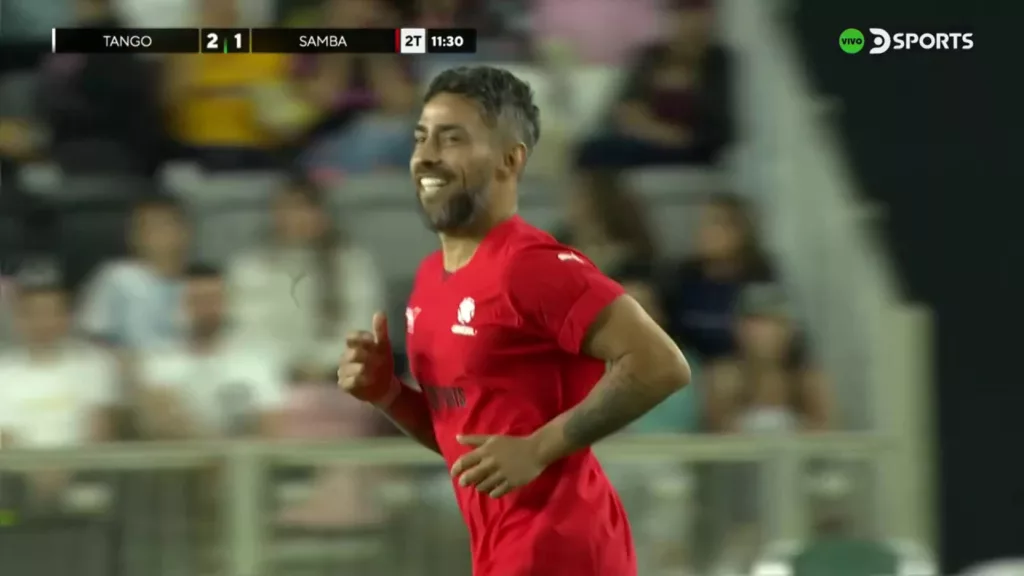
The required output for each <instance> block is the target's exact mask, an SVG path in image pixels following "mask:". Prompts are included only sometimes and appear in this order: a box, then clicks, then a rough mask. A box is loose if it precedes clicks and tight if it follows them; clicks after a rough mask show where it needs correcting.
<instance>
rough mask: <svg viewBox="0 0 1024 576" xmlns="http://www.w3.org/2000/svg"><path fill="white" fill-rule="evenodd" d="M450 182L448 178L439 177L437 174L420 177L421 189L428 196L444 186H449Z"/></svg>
mask: <svg viewBox="0 0 1024 576" xmlns="http://www.w3.org/2000/svg"><path fill="white" fill-rule="evenodd" d="M448 183H449V180H448V179H446V178H438V177H436V176H424V177H423V178H420V179H419V184H420V190H421V191H422V192H423V193H424V194H426V195H428V196H433V195H434V194H437V193H438V192H439V191H440V190H441V189H442V188H444V187H445V186H447V185H448Z"/></svg>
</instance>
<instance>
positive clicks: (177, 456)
mask: <svg viewBox="0 0 1024 576" xmlns="http://www.w3.org/2000/svg"><path fill="white" fill-rule="evenodd" d="M892 446H893V443H892V442H890V441H888V440H886V439H884V438H880V437H877V436H873V435H867V434H823V435H812V436H804V437H799V438H792V437H791V438H785V437H779V438H769V437H746V436H736V437H730V436H723V437H714V436H638V437H619V438H615V439H612V440H609V441H607V442H604V443H602V444H601V445H599V446H597V448H596V452H597V455H598V457H599V459H600V460H601V461H602V463H603V464H604V465H605V467H606V468H609V467H616V466H618V467H620V468H627V469H628V468H635V467H639V466H641V465H649V464H652V463H668V464H695V463H744V462H746V463H758V464H762V465H763V466H764V468H765V472H767V474H766V475H765V481H766V487H767V490H765V491H764V493H765V494H766V495H767V498H765V499H764V506H765V507H766V509H765V511H764V518H765V528H766V536H768V537H769V538H771V539H793V538H800V537H802V536H803V535H804V533H805V524H806V510H805V506H806V503H805V501H804V498H803V494H804V487H805V485H806V484H805V482H803V480H802V470H803V466H804V465H805V464H806V463H807V462H810V461H813V460H822V459H828V460H831V461H837V460H848V461H866V462H877V461H879V460H880V459H881V458H882V456H884V454H885V453H886V452H887V451H888V450H890V449H891V447H892ZM441 464H442V462H441V461H440V459H439V458H438V457H437V456H436V455H434V454H433V453H431V452H428V451H426V450H424V449H422V448H420V447H419V446H417V445H414V444H412V443H411V442H409V441H406V440H404V439H394V440H389V439H378V440H362V441H344V442H329V443H327V442H325V443H301V444H299V443H290V442H263V441H251V442H249V441H238V442H210V443H188V444H163V443H138V444H114V445H108V446H97V447H91V448H88V449H62V450H41V451H29V450H5V451H2V452H0V475H11V474H12V473H13V474H25V473H29V474H30V473H33V472H37V471H40V470H52V469H63V470H86V471H89V473H90V474H94V475H102V474H107V475H109V476H113V475H117V474H120V475H122V476H125V475H132V474H134V475H136V476H138V475H139V474H142V473H149V474H156V475H157V476H159V475H164V476H166V475H170V474H180V473H186V472H191V471H199V470H213V469H215V470H217V471H218V472H219V474H218V475H217V476H218V482H217V483H216V484H212V483H206V484H204V486H205V487H206V488H205V489H207V490H219V493H218V494H217V498H216V501H217V505H216V507H217V508H218V509H219V510H220V512H221V514H220V515H219V523H218V524H219V525H220V528H221V531H220V532H219V536H218V537H214V536H207V537H208V538H211V543H214V545H213V546H212V548H215V550H214V551H213V553H214V555H215V556H217V559H216V561H215V562H213V563H212V566H216V568H213V569H211V570H212V571H209V572H202V571H195V570H192V571H188V570H187V569H186V568H181V569H182V570H186V573H189V574H193V573H195V574H206V573H209V574H217V575H227V576H258V575H266V574H271V573H274V571H273V570H272V569H271V566H272V565H273V564H275V562H277V561H278V560H280V559H281V558H280V556H281V555H282V554H285V553H284V552H282V551H281V550H280V549H278V548H275V546H273V545H272V544H273V542H272V541H273V540H274V536H273V534H272V532H271V530H272V528H271V525H272V521H271V520H272V519H271V518H270V515H269V512H268V506H267V505H266V494H267V490H268V487H269V485H270V483H271V482H273V481H274V480H273V476H274V471H275V470H277V469H280V468H288V467H337V466H345V465H350V466H354V467H378V468H380V467H402V468H405V469H409V468H416V467H427V468H429V469H434V470H437V469H439V468H440V470H441V471H442V472H443V468H441ZM380 487H381V486H378V488H380ZM421 487H422V485H421V484H420V485H415V487H414V488H413V493H411V494H407V496H408V497H411V499H412V500H416V499H419V498H422V495H421V494H417V493H416V491H417V490H419V489H420V488H421ZM126 488H127V486H126V484H125V483H124V482H121V483H119V484H117V485H116V486H115V487H113V488H111V485H110V484H108V491H113V492H116V491H117V490H118V489H122V490H124V489H126ZM447 490H450V487H446V491H447ZM136 491H137V490H136ZM879 496H880V498H876V499H875V501H874V503H873V507H874V510H873V512H874V515H875V516H877V517H878V518H883V519H884V518H889V517H892V516H893V515H894V514H895V515H899V514H900V513H901V511H900V510H887V509H883V508H884V507H887V506H890V505H891V504H889V503H891V502H899V499H893V498H887V497H885V495H879ZM83 500H88V498H85V499H83ZM190 501H192V499H191V497H189V496H187V495H184V492H182V493H181V494H180V495H179V496H178V497H177V499H176V500H170V501H167V499H166V498H165V499H164V503H163V504H162V506H163V507H165V508H166V507H167V506H171V507H183V506H185V505H186V503H187V502H190ZM168 502H169V503H168ZM631 515H632V512H631ZM0 520H3V521H0V524H17V521H18V519H17V518H12V517H10V515H9V514H5V515H4V518H2V519H0ZM884 521H885V520H883V522H884ZM162 522H163V521H162V520H160V518H159V515H157V514H152V513H144V514H141V515H140V514H137V515H135V516H134V519H133V520H132V523H131V526H129V527H127V528H123V529H122V532H121V533H122V534H123V535H124V537H123V538H120V548H121V550H120V552H119V553H120V555H121V558H122V559H121V560H118V563H120V564H121V565H122V571H121V572H120V573H123V574H125V576H136V574H139V575H141V574H147V576H154V575H158V576H163V575H164V574H176V573H181V572H177V571H175V570H166V571H162V572H159V573H158V572H156V571H154V570H153V569H151V568H146V567H144V566H143V565H142V564H140V563H139V562H138V561H136V562H134V564H133V563H132V562H129V561H127V560H125V559H124V558H126V557H127V556H131V555H132V554H134V555H135V556H138V555H139V554H143V553H144V552H145V551H140V550H130V549H129V548H132V547H133V544H132V542H133V539H137V538H138V536H139V535H140V534H142V533H145V532H147V531H149V532H152V531H154V530H156V531H160V530H163V531H164V532H166V531H168V530H180V529H181V527H180V526H179V527H178V528H173V527H171V528H168V527H164V526H154V524H160V523H162ZM185 522H186V523H187V521H185ZM420 526H421V528H420V529H418V533H416V534H412V535H411V536H410V538H409V539H406V540H405V541H404V542H403V543H401V544H398V545H396V546H397V547H399V548H401V550H395V551H393V552H390V553H389V554H391V555H392V556H393V557H394V556H401V555H402V554H405V553H406V550H407V549H409V548H411V547H415V546H416V541H417V540H422V539H424V538H426V537H427V536H429V535H430V532H431V531H432V530H433V531H436V530H437V528H436V525H435V524H434V523H433V522H432V521H431V520H430V519H429V518H428V519H427V521H426V522H425V523H422V524H421V525H420ZM0 530H2V529H0ZM179 548H180V547H179ZM206 552H207V553H210V550H207V551H206ZM467 553H468V550H466V549H462V550H461V551H460V550H453V551H452V552H451V554H455V555H462V556H464V555H466V554H467ZM168 554H169V555H170V556H175V555H176V554H179V553H178V552H170V553H168V552H164V555H165V557H167V556H168ZM194 555H196V556H198V555H200V554H199V553H194ZM175 559H176V560H180V558H175ZM197 564H201V562H198V561H197ZM443 572H444V571H441V572H439V573H443ZM288 573H289V574H290V573H291V572H288ZM364 573H380V574H385V573H387V574H389V576H394V575H397V574H402V573H405V572H402V571H401V570H399V569H398V568H394V567H393V568H387V569H385V568H381V569H379V570H378V571H377V572H364ZM411 573H415V574H422V573H427V572H423V571H421V570H419V569H414V570H413V571H412V572H411Z"/></svg>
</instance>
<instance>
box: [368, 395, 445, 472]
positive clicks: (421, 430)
mask: <svg viewBox="0 0 1024 576" xmlns="http://www.w3.org/2000/svg"><path fill="white" fill-rule="evenodd" d="M391 390H392V392H390V393H389V394H388V397H386V398H384V399H383V400H382V401H380V402H377V403H376V404H375V405H376V407H377V409H378V410H380V411H381V412H382V413H383V414H384V415H385V416H387V418H388V420H391V423H392V424H394V425H395V426H396V427H397V428H398V429H399V430H401V431H402V432H403V433H404V434H405V435H406V436H408V437H410V438H412V439H413V440H415V441H417V442H419V443H420V444H422V445H424V446H426V447H427V448H429V449H430V450H433V451H434V452H437V453H438V454H440V453H441V448H440V446H438V444H437V437H436V436H435V435H434V423H433V421H432V419H431V417H430V405H429V404H427V398H426V396H424V395H423V393H422V392H419V391H416V390H413V389H412V388H410V387H409V386H407V385H405V384H404V383H402V381H401V380H399V379H398V378H397V377H395V378H394V380H392V383H391Z"/></svg>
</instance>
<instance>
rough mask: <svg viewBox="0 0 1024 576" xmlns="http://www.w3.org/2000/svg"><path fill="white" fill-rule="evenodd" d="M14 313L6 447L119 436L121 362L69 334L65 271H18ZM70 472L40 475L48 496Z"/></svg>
mask: <svg viewBox="0 0 1024 576" xmlns="http://www.w3.org/2000/svg"><path fill="white" fill-rule="evenodd" d="M12 296H13V298H14V300H13V304H14V314H15V324H16V332H17V336H18V339H19V341H18V345H17V346H16V347H14V348H13V349H11V350H9V351H8V352H7V353H5V354H3V355H2V356H0V434H2V438H3V447H8V446H15V447H20V448H56V447H69V446H78V445H81V444H84V443H89V442H100V441H104V440H108V439H110V438H111V433H112V428H113V427H112V412H113V408H114V407H115V405H116V404H118V403H119V399H118V396H117V391H118V382H117V370H116V363H115V362H114V359H113V357H112V356H110V355H109V354H107V353H106V352H105V351H103V350H101V349H99V348H94V347H91V346H89V345H87V344H85V343H79V342H75V341H74V340H72V339H71V337H70V333H69V329H68V326H69V310H68V305H69V297H68V294H67V292H66V291H65V289H64V287H63V285H62V280H61V278H60V274H59V272H58V271H57V270H56V269H55V268H54V267H52V266H50V265H49V264H46V263H39V264H38V265H35V264H33V265H29V266H28V267H26V268H25V269H23V270H22V271H21V272H20V273H19V275H18V278H17V286H16V291H15V294H14V295H12ZM67 479H68V476H67V474H66V471H54V472H46V473H39V474H35V475H34V476H33V477H32V479H31V483H32V487H33V488H34V489H35V492H36V494H37V495H38V496H40V497H42V498H43V499H52V498H53V497H56V496H58V495H59V493H60V492H61V489H62V488H63V487H64V485H65V484H66V482H67Z"/></svg>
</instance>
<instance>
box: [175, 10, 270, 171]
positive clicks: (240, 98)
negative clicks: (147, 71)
mask: <svg viewBox="0 0 1024 576" xmlns="http://www.w3.org/2000/svg"><path fill="white" fill-rule="evenodd" d="M238 1H239V0H201V4H202V5H201V22H202V26H203V27H204V28H233V27H238V25H239V18H238V6H237V2H238ZM287 68H288V57H287V56H286V55H284V54H249V55H247V56H243V57H240V56H237V55H231V54H202V55H197V54H180V55H175V56H171V57H170V58H169V60H168V62H167V65H166V72H167V78H166V79H165V85H164V88H165V94H164V96H165V100H164V105H165V106H166V107H167V111H168V112H169V115H170V121H171V124H170V132H171V135H172V137H173V138H174V140H175V142H176V143H177V144H178V145H179V146H180V147H181V150H180V152H181V153H182V154H183V155H184V156H186V157H190V158H194V159H196V160H198V161H199V162H200V163H201V164H202V165H203V166H204V167H206V168H208V169H213V170H244V169H259V168H271V167H276V166H279V165H280V163H281V160H282V158H281V154H280V148H281V145H282V141H281V138H280V136H279V135H278V134H277V133H276V132H275V131H274V130H273V129H272V128H271V127H269V126H267V124H266V123H265V122H264V121H263V119H262V118H261V117H260V114H259V101H260V98H259V93H260V91H261V90H265V89H268V88H272V87H274V86H277V85H280V84H281V83H282V82H283V81H284V80H285V78H286V75H287Z"/></svg>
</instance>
